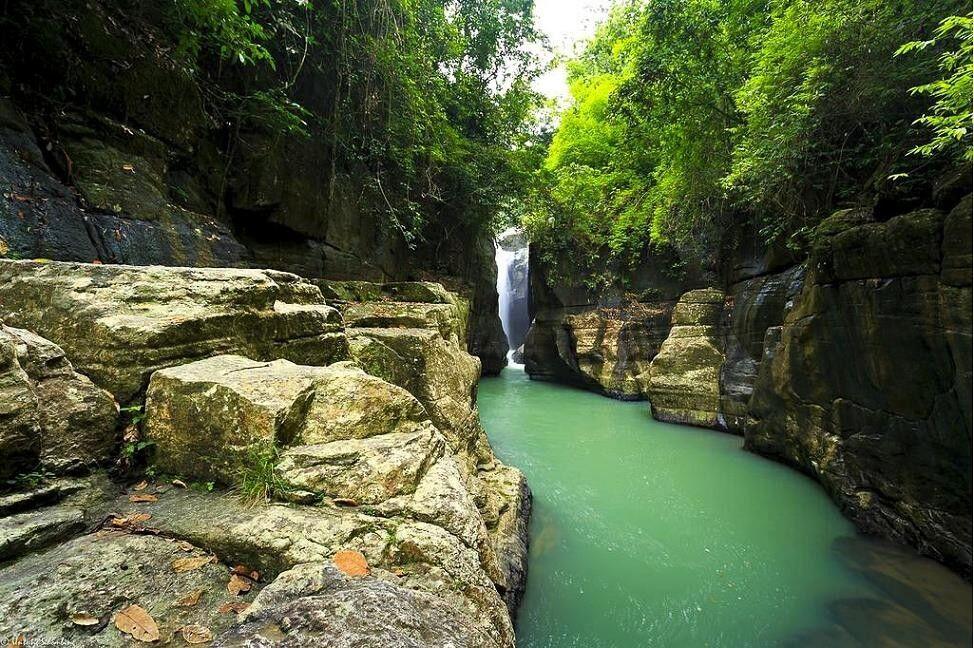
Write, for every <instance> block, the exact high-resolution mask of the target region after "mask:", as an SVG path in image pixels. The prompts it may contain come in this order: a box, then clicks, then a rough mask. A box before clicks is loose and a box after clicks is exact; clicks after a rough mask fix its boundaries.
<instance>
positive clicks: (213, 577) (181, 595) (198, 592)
mask: <svg viewBox="0 0 974 648" xmlns="http://www.w3.org/2000/svg"><path fill="white" fill-rule="evenodd" d="M194 557H201V558H202V560H201V561H200V562H201V564H200V565H199V566H197V567H195V568H193V569H190V570H185V571H180V570H178V569H176V568H174V565H173V563H174V561H177V560H181V559H186V558H194ZM229 578H230V569H229V568H228V567H227V566H226V565H223V564H220V563H219V562H218V561H217V560H215V559H214V560H212V561H210V560H207V554H206V553H205V552H203V551H201V550H200V549H199V548H194V547H184V546H181V545H180V544H178V543H176V542H175V541H173V540H172V539H169V538H162V537H157V536H154V535H136V534H130V533H124V532H119V531H100V532H98V533H93V534H89V535H85V536H81V537H79V538H75V539H74V540H70V541H68V542H66V543H64V544H61V545H58V546H56V547H52V548H50V549H48V550H46V551H43V552H41V553H37V554H34V555H31V556H28V557H26V558H24V559H22V560H20V561H19V562H16V563H14V564H12V565H8V566H6V567H3V568H0V582H2V583H3V587H0V634H2V635H3V636H4V637H12V638H16V637H18V636H21V635H23V637H24V639H25V641H26V642H27V643H31V642H44V643H58V642H67V643H69V644H70V645H80V646H131V645H133V644H135V643H136V642H134V641H133V640H132V638H131V637H130V636H128V635H125V634H123V633H122V632H121V631H120V630H119V628H118V627H117V626H116V624H115V623H114V618H115V615H117V614H118V612H120V611H121V610H123V609H125V608H126V607H128V606H129V605H132V604H135V605H138V606H140V607H141V608H143V609H144V610H145V611H146V612H148V613H149V615H151V617H152V619H153V621H154V622H155V624H156V625H157V628H158V634H159V637H160V639H161V640H164V641H167V642H168V641H175V643H176V644H177V645H186V643H185V641H184V640H183V639H182V637H181V636H180V635H181V630H180V629H181V628H184V627H186V626H195V627H197V628H203V629H205V630H207V631H208V632H209V633H212V634H213V635H215V634H218V633H220V632H222V631H224V630H226V629H227V628H229V627H230V626H231V625H232V624H234V623H235V622H236V615H235V614H234V613H233V612H232V611H221V610H220V606H221V605H222V604H224V603H240V602H244V601H249V600H251V599H252V598H253V596H254V593H256V591H258V590H259V589H260V585H259V584H256V583H255V584H254V586H253V587H252V588H251V592H250V593H248V594H245V595H242V596H237V595H233V594H230V593H229V592H228V591H227V584H228V581H229ZM187 597H188V598H189V600H194V599H195V600H196V603H193V604H188V603H186V602H183V603H181V601H185V600H186V599H187Z"/></svg>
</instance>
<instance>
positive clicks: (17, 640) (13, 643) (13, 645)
mask: <svg viewBox="0 0 974 648" xmlns="http://www.w3.org/2000/svg"><path fill="white" fill-rule="evenodd" d="M26 643H27V637H26V636H25V635H23V634H19V635H17V636H16V637H14V638H13V639H11V640H10V642H9V643H7V648H24V645H25V644H26Z"/></svg>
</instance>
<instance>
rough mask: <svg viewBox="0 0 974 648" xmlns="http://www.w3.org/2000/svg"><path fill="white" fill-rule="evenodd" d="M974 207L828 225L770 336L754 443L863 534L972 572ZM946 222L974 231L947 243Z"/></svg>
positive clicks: (755, 406)
mask: <svg viewBox="0 0 974 648" xmlns="http://www.w3.org/2000/svg"><path fill="white" fill-rule="evenodd" d="M969 206H970V203H969V202H967V203H966V206H965V205H964V203H962V206H961V207H960V208H958V209H959V210H955V211H954V212H952V213H951V214H950V215H948V216H945V215H944V214H942V213H939V212H936V211H932V210H927V211H920V212H914V213H911V214H905V215H902V216H897V217H895V218H892V219H890V220H889V221H887V222H885V223H874V222H868V221H867V222H863V220H862V219H861V218H859V219H856V218H851V216H850V214H848V213H840V214H837V215H836V216H834V217H833V218H831V219H828V220H827V221H825V222H824V223H823V224H822V226H821V228H820V229H819V231H818V238H817V242H816V246H815V250H814V252H813V254H812V256H811V258H810V259H809V268H810V276H809V278H808V280H807V281H806V282H805V286H804V289H803V290H802V292H801V294H800V296H799V297H798V298H797V301H796V304H795V307H794V308H793V309H792V310H791V312H790V313H789V314H788V316H787V317H786V318H785V321H784V324H783V326H782V327H781V329H780V331H778V332H776V333H775V334H774V335H770V334H769V336H768V341H767V345H766V349H765V356H766V359H765V360H764V362H762V364H761V368H760V371H759V375H758V380H757V383H756V385H755V388H754V394H753V396H752V398H751V402H750V407H749V414H750V416H751V417H752V419H753V420H752V422H751V423H749V425H748V429H747V434H746V447H747V448H749V449H751V450H754V451H756V452H760V453H763V454H767V455H771V456H774V457H777V458H779V459H781V460H783V461H785V462H787V463H790V464H792V465H794V466H796V467H798V468H800V469H802V470H804V471H806V472H808V473H810V474H812V475H813V476H815V477H816V478H818V479H819V480H820V481H821V482H822V483H823V484H824V485H825V487H826V490H828V492H829V493H830V494H831V495H832V497H833V498H835V499H836V501H837V502H838V503H839V505H840V506H841V507H842V509H843V511H844V512H845V513H846V514H847V515H849V516H850V517H851V518H852V519H853V520H854V521H855V522H856V523H857V525H858V526H859V528H860V529H863V530H865V531H867V532H870V533H874V534H878V535H882V536H885V537H888V538H893V539H895V540H898V541H900V542H904V543H908V544H911V545H913V546H915V547H916V548H918V549H919V550H920V551H921V552H922V553H925V554H928V555H931V556H933V557H935V558H937V559H938V560H941V561H942V562H945V563H947V564H949V565H952V566H954V567H955V568H957V569H960V570H962V571H969V570H970V565H971V517H970V500H971V486H970V485H971V443H970V439H971V410H970V407H971V273H970V264H969V259H970V236H969V232H970V217H971V216H970V209H969ZM948 227H949V228H950V231H959V230H961V229H966V231H967V232H968V235H966V236H963V237H957V236H952V237H950V238H949V239H948V237H947V236H946V232H947V229H948ZM964 267H966V271H964V270H962V268H964ZM773 330H774V329H772V331H773Z"/></svg>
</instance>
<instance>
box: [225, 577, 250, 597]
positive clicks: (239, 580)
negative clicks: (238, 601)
mask: <svg viewBox="0 0 974 648" xmlns="http://www.w3.org/2000/svg"><path fill="white" fill-rule="evenodd" d="M253 586H254V584H253V582H252V581H251V580H250V579H249V578H247V577H246V576H241V575H240V574H233V575H231V576H230V582H228V583H227V591H228V592H230V593H231V594H233V595H234V596H240V595H241V594H246V593H247V592H249V591H250V588H252V587H253Z"/></svg>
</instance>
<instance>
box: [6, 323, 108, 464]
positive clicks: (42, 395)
mask: <svg viewBox="0 0 974 648" xmlns="http://www.w3.org/2000/svg"><path fill="white" fill-rule="evenodd" d="M117 419H118V406H117V405H116V403H115V399H114V398H112V396H111V394H109V393H108V392H106V391H105V390H103V389H100V388H98V387H96V386H95V385H94V384H93V383H92V382H91V380H89V379H88V378H87V377H86V376H83V375H81V374H79V373H78V372H76V371H75V370H74V367H73V366H72V365H71V363H70V362H69V361H68V359H67V358H66V357H65V354H64V351H63V350H62V349H61V348H60V347H59V346H57V345H56V344H54V343H52V342H50V341H49V340H46V339H44V338H42V337H40V336H38V335H35V334H33V333H31V332H30V331H27V330H24V329H18V328H13V327H9V326H4V325H2V324H0V478H9V477H12V476H14V475H16V474H17V473H21V472H30V471H32V470H36V469H38V468H39V467H41V466H43V469H44V470H47V471H50V472H58V473H60V472H65V471H67V470H71V469H76V468H81V467H84V466H89V465H94V464H98V463H106V462H108V461H109V460H110V458H111V457H112V455H113V453H114V450H115V445H116V438H115V426H116V423H117Z"/></svg>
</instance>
